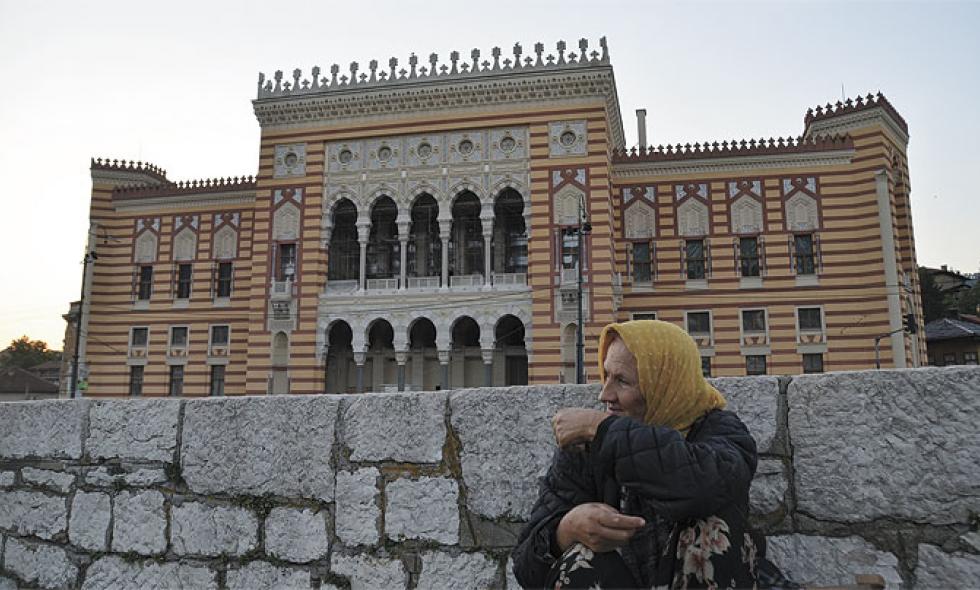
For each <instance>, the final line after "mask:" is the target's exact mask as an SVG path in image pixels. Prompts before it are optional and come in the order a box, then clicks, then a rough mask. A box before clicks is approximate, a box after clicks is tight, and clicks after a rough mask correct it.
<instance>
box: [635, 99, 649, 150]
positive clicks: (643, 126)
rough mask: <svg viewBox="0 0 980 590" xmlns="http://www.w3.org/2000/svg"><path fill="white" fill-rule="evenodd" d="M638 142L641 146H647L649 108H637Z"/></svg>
mask: <svg viewBox="0 0 980 590" xmlns="http://www.w3.org/2000/svg"><path fill="white" fill-rule="evenodd" d="M636 131H637V143H639V144H640V147H641V148H645V147H647V110H646V109H636Z"/></svg>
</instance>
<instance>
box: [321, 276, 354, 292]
mask: <svg viewBox="0 0 980 590" xmlns="http://www.w3.org/2000/svg"><path fill="white" fill-rule="evenodd" d="M354 291H357V279H349V280H344V281H336V280H335V281H327V286H326V288H325V289H324V292H325V293H331V294H333V293H353V292H354Z"/></svg>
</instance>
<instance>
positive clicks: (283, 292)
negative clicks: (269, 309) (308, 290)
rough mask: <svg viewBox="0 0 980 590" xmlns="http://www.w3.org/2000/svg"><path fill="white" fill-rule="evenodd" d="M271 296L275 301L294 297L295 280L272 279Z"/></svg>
mask: <svg viewBox="0 0 980 590" xmlns="http://www.w3.org/2000/svg"><path fill="white" fill-rule="evenodd" d="M271 296H272V299H273V301H275V300H283V299H292V298H293V282H292V281H272V290H271Z"/></svg>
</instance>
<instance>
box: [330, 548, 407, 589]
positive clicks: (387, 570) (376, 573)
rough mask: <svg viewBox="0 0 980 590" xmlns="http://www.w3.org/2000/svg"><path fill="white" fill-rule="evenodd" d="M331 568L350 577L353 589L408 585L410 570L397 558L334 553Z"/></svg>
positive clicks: (393, 587) (394, 587)
mask: <svg viewBox="0 0 980 590" xmlns="http://www.w3.org/2000/svg"><path fill="white" fill-rule="evenodd" d="M331 562H332V567H331V570H333V571H334V572H336V573H338V574H340V575H342V576H347V577H348V578H349V579H350V588H351V590H375V589H377V588H385V589H386V590H396V589H398V588H406V587H407V586H408V572H406V571H405V566H403V565H402V562H401V561H399V560H397V559H382V558H378V557H373V556H371V555H354V556H348V555H334V556H333V558H332V559H331Z"/></svg>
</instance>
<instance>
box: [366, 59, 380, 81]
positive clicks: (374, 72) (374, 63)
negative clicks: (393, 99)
mask: <svg viewBox="0 0 980 590" xmlns="http://www.w3.org/2000/svg"><path fill="white" fill-rule="evenodd" d="M368 69H369V70H371V77H370V78H368V79H369V80H370V81H371V82H377V81H378V60H376V59H372V60H371V61H369V62H368Z"/></svg>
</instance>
